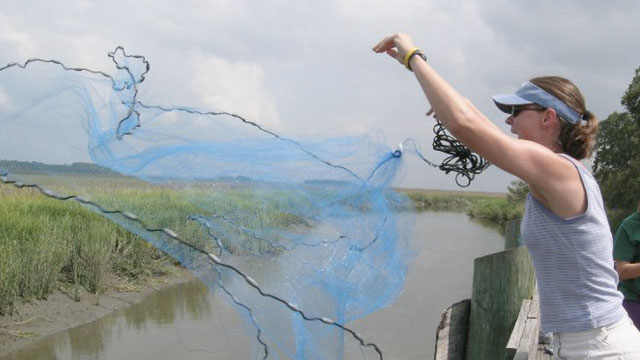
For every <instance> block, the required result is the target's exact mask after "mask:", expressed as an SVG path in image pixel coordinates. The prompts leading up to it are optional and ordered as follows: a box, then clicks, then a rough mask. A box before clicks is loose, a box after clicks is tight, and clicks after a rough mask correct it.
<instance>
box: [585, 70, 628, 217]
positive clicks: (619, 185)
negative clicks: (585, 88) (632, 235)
mask: <svg viewBox="0 0 640 360" xmlns="http://www.w3.org/2000/svg"><path fill="white" fill-rule="evenodd" d="M621 103H622V105H623V106H624V107H625V108H626V110H627V111H625V112H623V113H618V112H614V113H613V114H611V115H609V116H608V117H607V118H606V119H605V120H604V121H602V122H600V131H599V134H598V139H597V142H596V146H595V158H594V162H593V174H594V176H595V178H596V179H597V180H598V182H599V183H600V188H601V190H602V196H603V198H604V200H605V203H606V205H607V207H608V208H609V209H611V210H612V211H611V212H610V222H611V225H612V227H613V228H615V227H616V226H617V224H618V223H619V221H620V220H621V218H622V217H624V216H626V215H628V214H629V213H631V212H633V211H634V210H635V209H636V206H637V204H638V200H640V67H639V68H638V69H636V73H635V76H634V78H633V80H632V81H631V84H629V88H628V89H627V91H626V92H625V93H624V95H623V96H622V101H621Z"/></svg>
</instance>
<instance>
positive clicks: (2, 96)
mask: <svg viewBox="0 0 640 360" xmlns="http://www.w3.org/2000/svg"><path fill="white" fill-rule="evenodd" d="M0 110H5V111H10V110H11V104H10V101H9V97H8V96H7V94H6V93H5V91H4V90H3V89H2V87H0Z"/></svg>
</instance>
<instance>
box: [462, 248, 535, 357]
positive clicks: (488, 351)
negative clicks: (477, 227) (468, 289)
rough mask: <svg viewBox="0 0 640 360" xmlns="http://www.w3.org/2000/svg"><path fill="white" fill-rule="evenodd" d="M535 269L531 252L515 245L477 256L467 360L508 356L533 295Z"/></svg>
mask: <svg viewBox="0 0 640 360" xmlns="http://www.w3.org/2000/svg"><path fill="white" fill-rule="evenodd" d="M534 289H535V273H534V270H533V264H532V263H531V258H530V257H529V253H528V251H527V249H526V248H524V247H516V248H512V249H508V250H505V251H502V252H499V253H495V254H491V255H487V256H483V257H480V258H477V259H475V261H474V270H473V290H472V295H471V312H470V317H469V332H468V335H467V347H466V351H465V353H466V356H465V359H467V360H485V359H486V360H501V359H507V358H508V357H507V353H506V349H505V347H506V345H507V341H508V340H509V337H510V335H511V332H512V329H513V326H514V324H515V322H516V319H517V318H518V313H519V312H520V308H521V305H522V301H523V300H524V299H531V298H532V296H533V293H534Z"/></svg>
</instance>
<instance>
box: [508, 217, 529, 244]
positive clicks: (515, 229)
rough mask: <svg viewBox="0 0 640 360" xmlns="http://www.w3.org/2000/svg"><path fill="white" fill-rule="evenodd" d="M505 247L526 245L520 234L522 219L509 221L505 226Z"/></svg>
mask: <svg viewBox="0 0 640 360" xmlns="http://www.w3.org/2000/svg"><path fill="white" fill-rule="evenodd" d="M504 237H505V243H504V249H505V250H507V249H512V248H515V247H518V246H524V243H523V242H522V236H521V235H520V219H516V220H510V221H507V223H506V224H505V227H504Z"/></svg>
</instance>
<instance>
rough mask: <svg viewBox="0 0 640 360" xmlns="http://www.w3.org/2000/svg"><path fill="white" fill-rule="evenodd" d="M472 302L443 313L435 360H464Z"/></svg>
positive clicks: (458, 303)
mask: <svg viewBox="0 0 640 360" xmlns="http://www.w3.org/2000/svg"><path fill="white" fill-rule="evenodd" d="M470 307H471V300H469V299H467V300H463V301H460V302H457V303H455V304H453V305H451V306H450V307H449V308H447V309H446V310H445V311H444V312H443V313H442V318H441V319H440V324H439V325H438V330H437V332H436V349H435V355H434V360H464V350H465V346H466V344H467V330H468V328H469V309H470Z"/></svg>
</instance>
